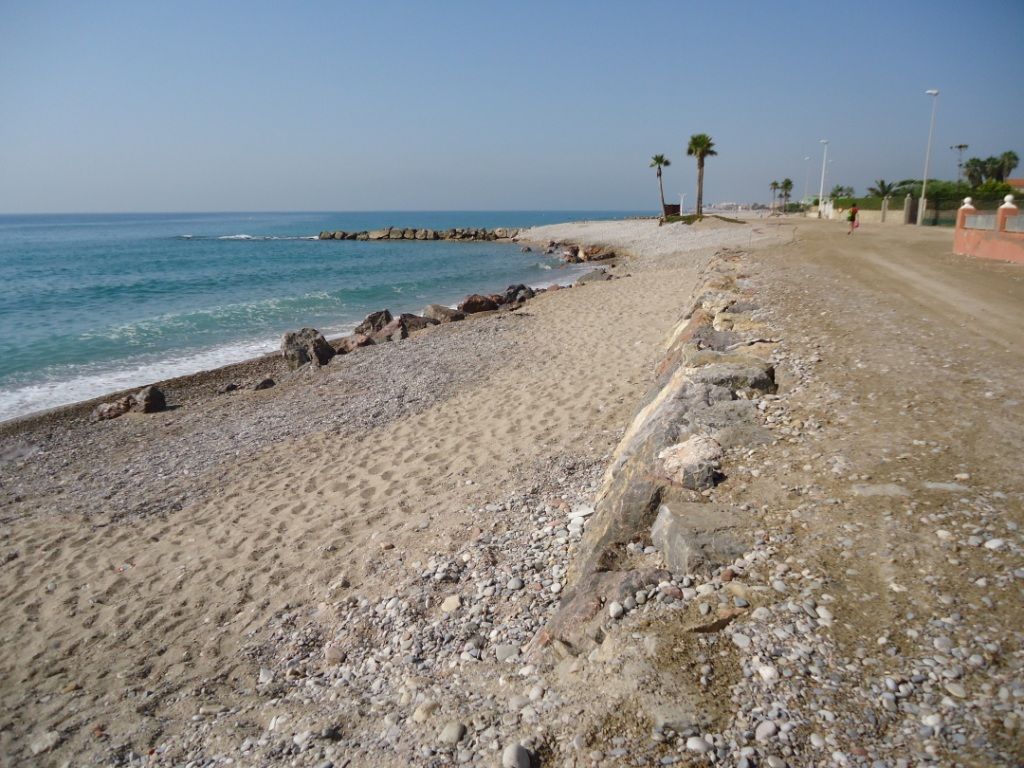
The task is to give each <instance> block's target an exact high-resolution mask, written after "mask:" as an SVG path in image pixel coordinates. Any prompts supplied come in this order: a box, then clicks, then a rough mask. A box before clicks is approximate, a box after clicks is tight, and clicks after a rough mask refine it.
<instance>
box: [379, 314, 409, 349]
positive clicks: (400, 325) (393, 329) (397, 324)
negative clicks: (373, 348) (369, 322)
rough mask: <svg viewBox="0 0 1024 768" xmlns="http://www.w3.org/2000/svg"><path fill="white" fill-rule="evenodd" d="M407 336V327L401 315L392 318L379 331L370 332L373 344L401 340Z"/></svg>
mask: <svg viewBox="0 0 1024 768" xmlns="http://www.w3.org/2000/svg"><path fill="white" fill-rule="evenodd" d="M408 336H409V329H408V328H407V327H406V325H405V323H404V322H403V321H402V318H401V317H396V318H394V319H393V320H392V321H391V322H390V323H388V324H387V325H385V326H384V327H383V328H381V329H380V330H379V331H376V332H374V333H372V334H370V338H371V339H373V343H374V344H382V343H384V342H385V341H401V340H402V339H404V338H407V337H408Z"/></svg>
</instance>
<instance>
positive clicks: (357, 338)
mask: <svg viewBox="0 0 1024 768" xmlns="http://www.w3.org/2000/svg"><path fill="white" fill-rule="evenodd" d="M371 344H373V339H371V338H370V337H369V336H364V335H363V334H361V333H353V334H352V335H351V336H345V337H344V338H342V339H338V340H337V341H336V342H334V349H335V350H336V351H337V353H338V354H339V355H347V354H350V353H352V352H355V351H356V350H357V349H359V348H360V347H368V346H370V345H371Z"/></svg>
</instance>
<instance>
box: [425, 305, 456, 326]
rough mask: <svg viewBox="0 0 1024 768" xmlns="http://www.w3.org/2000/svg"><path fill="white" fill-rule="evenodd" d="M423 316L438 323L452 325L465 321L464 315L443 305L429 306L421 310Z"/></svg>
mask: <svg viewBox="0 0 1024 768" xmlns="http://www.w3.org/2000/svg"><path fill="white" fill-rule="evenodd" d="M423 316H424V317H426V318H430V319H431V320H437V322H439V323H454V322H457V321H459V320H465V319H466V315H465V313H463V312H459V310H457V309H452V308H451V307H446V306H445V305H444V304H430V305H428V306H426V307H424V308H423Z"/></svg>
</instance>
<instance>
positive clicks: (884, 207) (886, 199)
mask: <svg viewBox="0 0 1024 768" xmlns="http://www.w3.org/2000/svg"><path fill="white" fill-rule="evenodd" d="M888 212H889V196H888V195H886V196H885V197H883V198H882V223H883V224H885V214H886V213H888Z"/></svg>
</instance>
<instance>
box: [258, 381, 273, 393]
mask: <svg viewBox="0 0 1024 768" xmlns="http://www.w3.org/2000/svg"><path fill="white" fill-rule="evenodd" d="M275 384H277V382H276V381H274V380H273V379H263V380H262V381H260V382H257V383H256V384H254V385H253V389H254V390H255V391H257V392H258V391H259V390H261V389H270V388H271V387H272V386H274V385H275Z"/></svg>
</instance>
